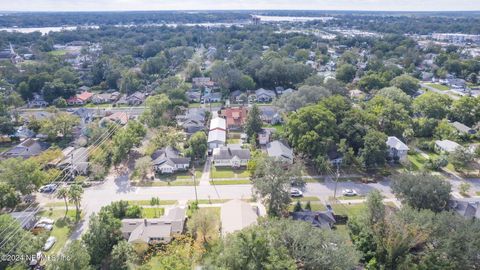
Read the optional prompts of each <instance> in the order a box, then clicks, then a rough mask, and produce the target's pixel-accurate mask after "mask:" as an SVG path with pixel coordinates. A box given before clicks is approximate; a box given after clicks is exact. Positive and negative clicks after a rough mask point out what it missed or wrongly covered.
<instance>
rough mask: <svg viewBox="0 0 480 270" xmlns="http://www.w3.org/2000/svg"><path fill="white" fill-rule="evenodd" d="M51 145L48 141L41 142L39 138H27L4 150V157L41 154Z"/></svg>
mask: <svg viewBox="0 0 480 270" xmlns="http://www.w3.org/2000/svg"><path fill="white" fill-rule="evenodd" d="M49 147H50V145H49V144H48V143H45V142H41V141H39V140H38V139H32V138H29V139H26V140H24V141H23V142H21V143H20V144H18V145H17V146H15V147H13V148H12V149H10V150H8V151H6V152H4V153H3V154H2V156H3V157H4V158H17V157H21V158H29V157H33V156H37V155H39V154H41V153H42V152H43V151H45V150H47V149H48V148H49Z"/></svg>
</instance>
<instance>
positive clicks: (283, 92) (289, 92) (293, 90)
mask: <svg viewBox="0 0 480 270" xmlns="http://www.w3.org/2000/svg"><path fill="white" fill-rule="evenodd" d="M295 91H296V90H295V89H292V88H288V89H285V90H283V91H282V92H281V93H278V92H277V94H278V95H289V94H292V93H294V92H295Z"/></svg>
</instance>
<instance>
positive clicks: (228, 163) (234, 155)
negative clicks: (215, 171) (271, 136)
mask: <svg viewBox="0 0 480 270" xmlns="http://www.w3.org/2000/svg"><path fill="white" fill-rule="evenodd" d="M249 160H250V150H248V149H240V148H233V147H229V146H222V147H219V148H215V149H213V164H214V165H215V167H232V168H240V167H245V166H247V163H248V161H249Z"/></svg>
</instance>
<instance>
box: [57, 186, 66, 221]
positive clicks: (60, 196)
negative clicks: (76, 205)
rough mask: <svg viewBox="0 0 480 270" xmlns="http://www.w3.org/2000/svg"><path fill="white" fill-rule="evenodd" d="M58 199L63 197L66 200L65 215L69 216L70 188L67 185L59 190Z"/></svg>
mask: <svg viewBox="0 0 480 270" xmlns="http://www.w3.org/2000/svg"><path fill="white" fill-rule="evenodd" d="M57 199H63V200H64V201H65V216H67V213H68V202H67V199H68V189H67V188H66V187H61V188H60V189H59V190H58V191H57Z"/></svg>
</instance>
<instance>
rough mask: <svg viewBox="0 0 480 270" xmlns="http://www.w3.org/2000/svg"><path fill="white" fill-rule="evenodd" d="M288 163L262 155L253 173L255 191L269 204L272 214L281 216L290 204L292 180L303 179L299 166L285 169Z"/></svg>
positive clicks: (268, 208) (269, 211) (299, 181)
mask: <svg viewBox="0 0 480 270" xmlns="http://www.w3.org/2000/svg"><path fill="white" fill-rule="evenodd" d="M285 166H286V164H285V163H284V162H283V161H281V160H278V159H274V158H268V157H260V158H259V159H258V160H257V162H256V166H255V172H254V174H253V175H252V177H251V179H252V183H253V188H254V192H255V194H256V195H257V196H259V197H260V198H261V199H262V201H263V202H264V204H265V205H266V206H267V211H268V214H269V215H270V216H280V215H281V214H282V213H283V212H284V211H285V210H286V208H287V206H288V205H289V204H290V201H291V199H290V182H291V181H294V179H295V181H298V183H299V184H302V183H303V180H302V179H301V178H299V177H298V176H299V175H301V173H300V170H301V168H300V167H299V166H293V167H291V168H289V169H285Z"/></svg>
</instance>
